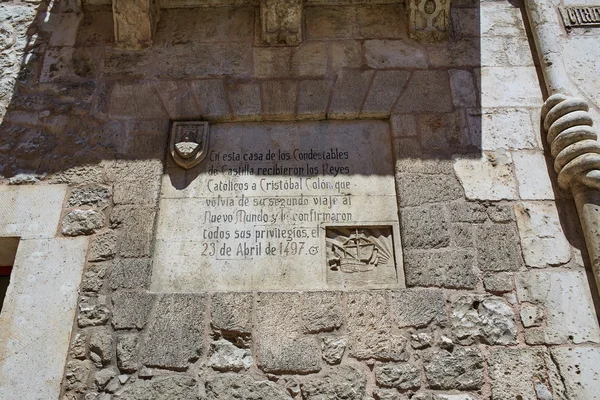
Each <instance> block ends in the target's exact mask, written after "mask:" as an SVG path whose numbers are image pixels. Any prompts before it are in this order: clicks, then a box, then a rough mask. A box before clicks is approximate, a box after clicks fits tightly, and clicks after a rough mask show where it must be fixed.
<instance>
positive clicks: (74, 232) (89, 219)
mask: <svg viewBox="0 0 600 400" xmlns="http://www.w3.org/2000/svg"><path fill="white" fill-rule="evenodd" d="M104 219H105V216H104V214H103V213H101V212H98V211H94V210H73V211H71V212H70V213H68V214H67V215H65V218H63V221H62V233H63V235H65V236H80V235H91V234H92V233H95V232H96V231H98V230H100V229H102V227H103V226H104Z"/></svg>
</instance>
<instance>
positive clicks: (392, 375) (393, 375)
mask: <svg viewBox="0 0 600 400" xmlns="http://www.w3.org/2000/svg"><path fill="white" fill-rule="evenodd" d="M373 372H374V373H375V381H376V382H377V384H378V385H381V386H383V387H392V388H397V389H401V390H415V389H419V388H420V387H421V371H420V370H419V368H417V367H415V366H414V365H412V364H409V363H388V364H376V365H375V368H374V369H373Z"/></svg>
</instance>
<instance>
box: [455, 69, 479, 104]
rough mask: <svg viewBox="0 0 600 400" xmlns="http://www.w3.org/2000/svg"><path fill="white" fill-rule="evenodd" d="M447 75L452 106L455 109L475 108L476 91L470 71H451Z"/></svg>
mask: <svg viewBox="0 0 600 400" xmlns="http://www.w3.org/2000/svg"><path fill="white" fill-rule="evenodd" d="M448 73H449V74H450V87H451V89H452V99H453V101H454V105H455V106H457V107H475V106H476V105H477V91H476V89H475V83H474V81H473V74H472V73H471V71H469V70H462V69H451V70H450V71H448Z"/></svg>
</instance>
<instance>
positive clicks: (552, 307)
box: [515, 271, 600, 344]
mask: <svg viewBox="0 0 600 400" xmlns="http://www.w3.org/2000/svg"><path fill="white" fill-rule="evenodd" d="M515 285H516V288H517V297H518V300H519V302H529V303H533V304H540V305H541V306H543V307H544V309H545V310H546V326H545V327H544V328H534V329H541V331H539V333H540V336H541V337H540V339H541V341H542V343H547V344H564V343H569V342H571V341H572V342H573V343H584V342H594V343H600V328H599V327H598V320H597V319H596V317H595V313H594V306H593V302H592V298H591V293H590V289H589V286H588V283H587V278H586V276H585V273H583V272H580V271H556V272H524V273H519V274H516V275H515Z"/></svg>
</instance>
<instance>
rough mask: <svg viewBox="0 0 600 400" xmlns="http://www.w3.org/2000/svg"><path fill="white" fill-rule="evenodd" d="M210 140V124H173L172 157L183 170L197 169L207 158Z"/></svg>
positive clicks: (198, 122) (189, 122)
mask: <svg viewBox="0 0 600 400" xmlns="http://www.w3.org/2000/svg"><path fill="white" fill-rule="evenodd" d="M208 139H209V131H208V122H203V121H185V122H173V126H172V127H171V138H170V140H169V152H170V153H171V157H173V160H174V161H175V162H176V163H177V165H179V166H180V167H182V168H185V169H190V168H192V167H195V166H196V165H198V164H199V163H200V162H201V161H202V160H204V157H206V153H207V151H208Z"/></svg>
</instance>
